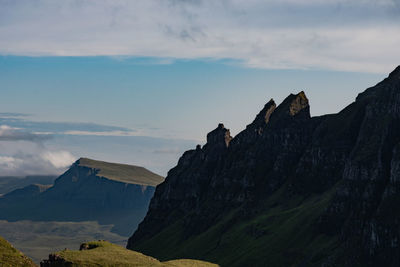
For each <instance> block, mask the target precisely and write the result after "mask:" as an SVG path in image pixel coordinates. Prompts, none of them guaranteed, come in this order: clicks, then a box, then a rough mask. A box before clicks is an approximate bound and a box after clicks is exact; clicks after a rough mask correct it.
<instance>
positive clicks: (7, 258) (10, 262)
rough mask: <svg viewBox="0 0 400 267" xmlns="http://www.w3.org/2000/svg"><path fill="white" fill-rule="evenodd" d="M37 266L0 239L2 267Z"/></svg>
mask: <svg viewBox="0 0 400 267" xmlns="http://www.w3.org/2000/svg"><path fill="white" fill-rule="evenodd" d="M19 266H23V267H30V266H36V265H35V264H34V263H33V262H32V260H31V259H29V258H28V257H26V256H24V255H23V254H22V253H21V252H19V251H18V250H16V249H15V248H14V247H13V246H11V244H10V243H8V242H7V241H6V240H5V239H3V238H2V237H0V267H19Z"/></svg>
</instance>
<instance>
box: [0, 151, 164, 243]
mask: <svg viewBox="0 0 400 267" xmlns="http://www.w3.org/2000/svg"><path fill="white" fill-rule="evenodd" d="M162 181H163V177H161V176H159V175H157V174H155V173H152V172H151V171H149V170H147V169H145V168H143V167H137V166H131V165H125V164H116V163H107V162H103V161H96V160H91V159H86V158H81V159H79V160H78V161H76V162H75V163H74V164H73V165H72V166H71V168H70V169H69V170H67V171H66V172H65V173H64V174H62V175H61V176H60V177H59V178H57V179H56V180H55V182H54V185H53V186H51V187H47V186H42V185H29V186H27V187H25V188H22V189H17V190H14V191H12V192H10V193H8V194H5V195H4V196H3V197H0V219H4V220H8V221H19V220H34V221H93V220H94V221H98V222H99V223H101V224H114V225H115V226H114V231H115V232H117V233H119V234H121V235H125V236H126V235H129V234H131V231H132V229H135V228H136V226H137V224H138V223H139V222H140V221H141V220H142V218H143V217H144V216H145V214H146V210H147V207H148V204H149V202H150V199H151V197H152V196H153V193H154V189H155V186H156V185H157V184H158V183H160V182H162Z"/></svg>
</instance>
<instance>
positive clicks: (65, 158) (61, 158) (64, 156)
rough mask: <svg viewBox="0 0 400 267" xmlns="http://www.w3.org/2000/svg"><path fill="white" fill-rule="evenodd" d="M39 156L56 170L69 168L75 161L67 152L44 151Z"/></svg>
mask: <svg viewBox="0 0 400 267" xmlns="http://www.w3.org/2000/svg"><path fill="white" fill-rule="evenodd" d="M40 156H41V157H42V159H44V160H47V161H48V162H50V163H51V164H52V165H53V166H54V167H55V168H56V169H62V168H66V167H69V166H70V165H71V164H72V163H73V162H74V161H75V160H76V158H75V157H74V156H73V155H72V154H71V153H69V152H68V151H44V152H43V153H42V154H41V155H40Z"/></svg>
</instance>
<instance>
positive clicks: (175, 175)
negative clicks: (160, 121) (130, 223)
mask: <svg viewBox="0 0 400 267" xmlns="http://www.w3.org/2000/svg"><path fill="white" fill-rule="evenodd" d="M277 192H279V193H280V197H281V199H282V198H284V199H285V200H290V199H296V198H302V199H309V198H310V197H312V196H322V195H326V194H327V192H333V193H332V196H333V197H331V198H329V201H327V202H326V203H327V204H324V205H325V206H324V209H323V210H322V211H321V212H320V214H317V215H318V216H317V217H318V219H316V220H314V221H310V222H309V223H310V224H312V228H313V229H314V230H312V231H310V232H309V238H310V239H312V238H313V237H315V236H320V235H324V236H325V237H327V238H328V239H329V238H330V239H331V240H335V242H337V250H335V252H333V251H332V253H331V255H329V254H328V255H324V256H319V259H318V264H316V265H317V266H399V265H400V243H399V242H400V241H399V240H400V212H398V211H397V209H396V208H397V207H398V205H399V204H400V67H398V68H397V69H396V70H395V71H393V72H392V73H391V74H390V75H389V77H388V78H386V79H385V80H384V81H382V82H380V83H379V84H377V85H376V86H374V87H371V88H369V89H367V90H366V91H365V92H363V93H361V94H359V96H358V97H357V99H356V101H355V102H354V103H352V104H350V105H349V106H348V107H346V108H345V109H343V110H342V111H341V112H339V113H337V114H332V115H325V116H320V117H311V116H310V113H309V103H308V100H307V98H306V96H305V94H304V92H300V93H298V94H296V95H290V96H288V97H287V98H286V99H285V100H284V101H283V102H282V103H281V104H280V105H279V106H277V107H276V105H275V103H274V101H273V100H271V101H269V102H268V103H267V104H266V105H265V107H264V108H263V109H262V110H261V111H260V113H259V114H258V115H257V116H256V118H255V120H254V121H253V122H252V123H251V124H250V125H248V126H247V127H246V129H245V130H244V131H242V132H241V133H239V134H238V135H237V136H236V137H234V138H231V137H230V135H229V130H227V129H225V128H224V127H223V125H222V124H220V125H219V126H218V128H217V129H215V130H213V131H212V132H210V133H209V134H208V135H207V144H206V145H204V147H203V148H200V147H197V148H196V150H190V151H187V152H185V153H184V154H183V156H182V157H181V159H180V160H179V162H178V165H177V166H176V167H175V168H173V169H171V170H170V171H169V173H168V176H167V178H166V180H165V181H164V182H163V183H162V184H160V185H159V186H157V188H156V192H155V195H154V197H153V199H152V201H151V203H150V207H149V210H148V213H147V215H146V217H145V219H144V220H143V222H142V223H141V224H140V225H139V228H138V230H137V231H136V232H135V233H134V235H133V236H132V237H131V238H130V239H129V242H128V245H127V247H128V248H130V249H135V250H139V251H142V252H145V253H147V254H150V255H152V254H153V255H152V256H159V255H162V252H161V251H158V250H156V249H155V250H154V249H153V250H150V249H149V247H151V245H152V243H151V242H152V240H153V239H154V238H155V237H156V236H158V235H162V234H164V235H166V232H165V229H167V228H168V227H170V226H171V225H173V224H174V223H176V222H178V221H180V222H182V231H183V235H182V236H181V237H180V238H181V239H180V241H179V242H177V243H176V244H175V249H176V250H177V251H179V249H182V248H181V247H180V245H179V244H182V246H184V245H185V244H186V243H185V242H186V240H193V239H195V238H197V237H199V236H200V235H203V236H204V235H205V233H207V232H209V231H210V229H211V228H212V227H213V226H215V225H217V224H218V223H219V222H222V221H223V220H224V218H226V217H227V214H230V212H233V211H237V210H238V209H239V210H240V211H241V212H240V213H235V216H234V218H233V219H232V220H231V222H230V225H229V227H228V228H232V227H233V226H234V225H239V224H240V223H241V222H244V221H245V220H247V219H248V218H253V217H255V216H260V214H261V215H262V214H263V213H267V212H268V210H262V209H263V207H264V206H263V204H262V203H265V202H266V201H270V198H271V197H272V196H273V195H277ZM299 207H300V206H299ZM237 214H241V215H237ZM250 230H251V231H250ZM226 231H229V229H227V230H226ZM246 231H247V232H246V233H247V234H249V233H250V234H251V236H253V237H254V239H256V238H258V237H259V236H263V235H266V231H264V230H262V229H258V228H257V227H251V228H248V229H247V230H246ZM250 234H249V235H250ZM199 249H204V251H210V252H209V254H207V253H203V254H202V256H201V257H202V258H204V259H207V258H209V257H212V256H208V255H213V254H212V253H214V252H213V250H210V248H208V247H207V246H206V244H204V247H200V248H199ZM218 249H221V251H222V248H219V247H218V246H217V247H216V248H214V251H218ZM223 249H225V250H223V251H224V252H223V253H224V255H225V256H221V259H219V260H220V262H224V257H229V256H230V255H233V254H235V253H236V252H235V251H234V250H232V251H230V250H226V248H223ZM276 249H277V250H278V251H279V247H278V248H276ZM295 249H297V251H301V249H302V248H295ZM182 251H183V250H182ZM265 253H266V254H267V255H269V256H271V257H273V255H274V253H276V251H275V252H274V251H266V252H265ZM157 254H159V255H157ZM182 256H185V257H188V256H190V254H185V255H182ZM301 257H303V258H302V260H300V261H298V262H297V263H298V265H299V266H312V264H307V262H310V259H309V258H311V256H300V258H301ZM161 258H162V257H161ZM253 263H254V262H253ZM297 263H296V265H297ZM256 264H257V262H256ZM258 264H260V263H258ZM292 264H294V262H292ZM301 264H303V265H301ZM271 266H273V265H271Z"/></svg>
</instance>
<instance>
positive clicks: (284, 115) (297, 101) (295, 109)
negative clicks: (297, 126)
mask: <svg viewBox="0 0 400 267" xmlns="http://www.w3.org/2000/svg"><path fill="white" fill-rule="evenodd" d="M294 117H295V118H296V119H309V118H310V117H311V116H310V106H309V103H308V99H307V97H306V94H305V93H304V92H303V91H301V92H300V93H298V94H290V95H289V96H288V97H286V98H285V100H283V102H282V103H281V104H280V105H279V106H278V107H277V108H276V109H275V111H274V112H273V113H272V115H271V119H270V120H272V121H274V122H278V121H282V120H286V119H289V118H294Z"/></svg>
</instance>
